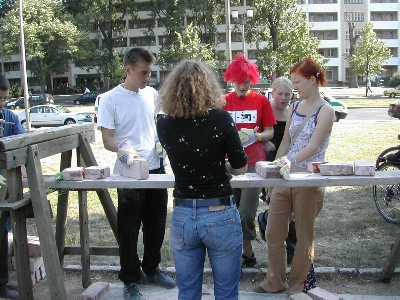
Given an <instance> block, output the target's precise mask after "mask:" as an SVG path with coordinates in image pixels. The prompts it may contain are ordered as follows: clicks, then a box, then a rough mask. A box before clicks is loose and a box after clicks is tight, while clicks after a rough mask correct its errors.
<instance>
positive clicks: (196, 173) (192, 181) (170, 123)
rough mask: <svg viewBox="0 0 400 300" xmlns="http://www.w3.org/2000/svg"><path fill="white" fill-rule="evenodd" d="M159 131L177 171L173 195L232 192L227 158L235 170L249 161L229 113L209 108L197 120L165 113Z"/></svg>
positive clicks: (185, 195) (215, 195)
mask: <svg viewBox="0 0 400 300" xmlns="http://www.w3.org/2000/svg"><path fill="white" fill-rule="evenodd" d="M157 133H158V138H159V139H160V142H161V145H162V146H163V147H164V149H165V150H166V152H167V155H168V158H169V161H170V163H171V167H172V171H173V172H174V174H175V189H174V197H176V198H215V197H223V196H228V195H231V194H232V187H231V185H230V183H229V178H228V176H227V175H226V171H225V158H226V157H228V158H229V162H230V163H231V166H232V167H233V168H234V169H239V168H242V167H244V166H245V165H246V163H247V156H246V153H245V152H244V150H243V147H242V145H241V143H240V139H239V135H238V133H237V129H236V125H235V123H234V122H233V120H232V117H231V116H230V114H229V113H228V112H226V111H224V110H221V109H214V110H210V112H209V114H207V115H206V116H204V117H197V118H195V119H192V118H190V119H183V118H172V117H170V116H167V115H162V116H161V117H159V119H158V121H157Z"/></svg>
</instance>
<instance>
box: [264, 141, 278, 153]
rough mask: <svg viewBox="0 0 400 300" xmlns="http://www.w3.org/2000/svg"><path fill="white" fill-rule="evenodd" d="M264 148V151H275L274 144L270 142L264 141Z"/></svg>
mask: <svg viewBox="0 0 400 300" xmlns="http://www.w3.org/2000/svg"><path fill="white" fill-rule="evenodd" d="M264 146H265V150H266V151H275V150H276V147H275V144H274V143H273V142H271V141H266V142H265V144H264Z"/></svg>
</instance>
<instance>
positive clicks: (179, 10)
mask: <svg viewBox="0 0 400 300" xmlns="http://www.w3.org/2000/svg"><path fill="white" fill-rule="evenodd" d="M223 8H224V7H223V5H222V2H220V1H215V0H193V1H186V0H151V1H150V7H149V9H150V16H151V17H152V18H153V19H154V20H155V21H157V23H158V24H159V25H160V24H162V26H164V27H165V38H164V39H163V41H162V46H161V48H160V52H161V53H163V52H165V53H168V54H164V55H163V56H162V59H163V61H160V59H159V58H158V63H159V64H160V65H162V66H164V67H165V68H166V69H169V68H170V66H174V65H175V64H176V62H177V61H176V57H186V58H190V57H188V52H187V50H186V49H185V47H182V43H186V42H188V43H189V44H191V43H192V42H193V41H189V40H190V39H191V38H190V36H191V37H194V36H193V33H194V31H193V30H196V32H197V34H196V40H197V42H198V45H196V47H197V46H199V45H200V44H202V45H204V46H205V45H207V47H210V49H212V50H211V51H212V56H213V58H212V61H213V63H215V66H216V68H221V66H222V62H224V60H225V58H224V55H222V53H219V52H217V51H215V50H214V47H215V46H216V43H217V42H218V39H217V25H216V24H217V23H218V22H219V21H221V20H223V19H225V16H224V10H223ZM185 17H186V20H187V22H188V23H189V26H191V29H190V33H189V31H187V30H186V29H185V26H184V22H183V20H184V19H185ZM153 24H155V22H154V23H153ZM153 30H154V27H149V28H148V29H147V34H149V35H153V34H154V33H153ZM185 31H186V32H185ZM184 36H185V38H183V37H184ZM192 46H193V45H192ZM204 46H202V48H203V49H204ZM190 47H191V46H190ZM171 51H175V54H174V55H170V54H172V52H171ZM176 51H183V52H182V53H179V52H176ZM189 56H190V55H189Z"/></svg>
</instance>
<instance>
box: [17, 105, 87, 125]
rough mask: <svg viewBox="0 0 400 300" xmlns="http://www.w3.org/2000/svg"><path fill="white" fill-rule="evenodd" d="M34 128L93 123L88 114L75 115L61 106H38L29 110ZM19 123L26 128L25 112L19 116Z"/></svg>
mask: <svg viewBox="0 0 400 300" xmlns="http://www.w3.org/2000/svg"><path fill="white" fill-rule="evenodd" d="M29 113H30V117H31V124H32V127H53V126H62V125H69V124H75V123H82V122H92V117H91V116H90V114H88V113H74V112H71V111H70V110H68V109H67V108H65V107H64V106H61V105H54V104H49V105H36V106H33V107H31V108H30V110H29ZM17 116H18V119H19V121H20V122H21V124H22V125H24V126H25V123H26V114H25V111H24V112H21V113H19V114H17Z"/></svg>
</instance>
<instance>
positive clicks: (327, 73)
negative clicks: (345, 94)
mask: <svg viewBox="0 0 400 300" xmlns="http://www.w3.org/2000/svg"><path fill="white" fill-rule="evenodd" d="M325 76H326V79H328V80H329V81H332V80H333V70H332V69H331V68H328V69H326V70H325Z"/></svg>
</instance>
